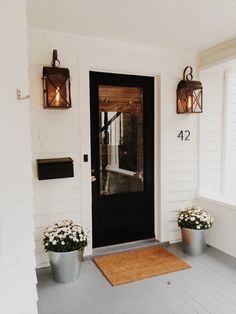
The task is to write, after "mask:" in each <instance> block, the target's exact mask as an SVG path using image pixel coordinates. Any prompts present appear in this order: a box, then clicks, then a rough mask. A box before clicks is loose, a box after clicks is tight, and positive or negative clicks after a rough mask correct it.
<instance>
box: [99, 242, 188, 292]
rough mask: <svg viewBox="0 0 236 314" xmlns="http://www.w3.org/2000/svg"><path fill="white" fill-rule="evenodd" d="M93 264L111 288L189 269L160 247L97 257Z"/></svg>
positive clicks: (185, 264)
mask: <svg viewBox="0 0 236 314" xmlns="http://www.w3.org/2000/svg"><path fill="white" fill-rule="evenodd" d="M94 262H95V264H96V265H97V266H98V268H99V269H100V270H101V271H102V272H103V274H104V275H105V276H106V278H107V279H108V280H109V282H110V283H111V284H112V286H118V285H122V284H125V283H129V282H133V281H137V280H140V279H145V278H150V277H154V276H158V275H163V274H167V273H170V272H174V271H179V270H183V269H188V268H191V266H190V265H188V264H187V263H185V262H184V261H182V260H181V259H180V258H178V257H177V256H175V255H174V254H172V253H170V252H169V251H168V250H166V249H165V248H163V247H162V246H154V247H153V246H152V247H148V248H143V249H135V250H132V251H126V252H121V253H116V254H112V255H106V256H99V257H96V258H94Z"/></svg>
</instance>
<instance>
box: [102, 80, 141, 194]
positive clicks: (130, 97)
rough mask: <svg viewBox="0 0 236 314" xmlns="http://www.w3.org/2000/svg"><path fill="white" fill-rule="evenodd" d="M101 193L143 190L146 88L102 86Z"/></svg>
mask: <svg viewBox="0 0 236 314" xmlns="http://www.w3.org/2000/svg"><path fill="white" fill-rule="evenodd" d="M99 128H100V133H99V144H100V195H110V194H120V193H130V192H138V191H143V90H142V88H139V87H127V86H110V85H100V86H99Z"/></svg>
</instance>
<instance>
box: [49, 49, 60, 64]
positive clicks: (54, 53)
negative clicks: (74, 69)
mask: <svg viewBox="0 0 236 314" xmlns="http://www.w3.org/2000/svg"><path fill="white" fill-rule="evenodd" d="M56 62H57V65H56ZM51 66H52V67H53V68H59V66H60V61H59V60H58V58H57V50H56V49H54V50H53V52H52V62H51Z"/></svg>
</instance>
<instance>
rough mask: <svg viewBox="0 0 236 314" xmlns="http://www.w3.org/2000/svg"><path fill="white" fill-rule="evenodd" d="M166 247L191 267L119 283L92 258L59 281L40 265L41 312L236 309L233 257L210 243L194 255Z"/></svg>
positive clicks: (128, 313)
mask: <svg viewBox="0 0 236 314" xmlns="http://www.w3.org/2000/svg"><path fill="white" fill-rule="evenodd" d="M167 249H169V250H170V251H171V252H173V253H174V254H176V255H177V256H179V257H181V258H182V259H183V260H185V261H186V262H187V263H189V264H190V265H191V266H192V268H191V269H188V270H184V271H179V272H175V273H170V274H167V275H162V276H158V277H153V278H150V279H145V280H142V281H137V282H134V283H130V284H126V285H122V286H118V287H112V286H111V285H110V283H109V282H108V281H107V280H106V279H105V277H104V276H103V275H102V273H101V272H100V271H99V269H98V268H97V267H96V266H95V264H94V263H93V262H92V261H91V260H87V261H85V262H83V264H82V268H81V273H80V278H79V280H78V281H77V282H75V283H72V284H58V283H56V282H54V281H53V280H52V278H51V275H50V269H49V268H42V269H39V270H38V271H37V276H38V296H39V301H38V310H39V314H134V313H135V314H154V313H155V314H162V313H168V314H171V313H174V314H178V313H181V314H182V313H187V314H191V313H201V314H204V313H213V314H216V313H224V314H231V313H236V259H234V258H232V257H230V256H228V255H226V254H224V253H222V252H220V251H218V250H216V249H214V248H212V247H208V249H207V252H206V253H205V254H204V255H203V256H200V257H194V258H193V257H190V256H187V255H185V254H184V253H182V251H181V249H180V248H179V246H178V245H171V246H169V247H167Z"/></svg>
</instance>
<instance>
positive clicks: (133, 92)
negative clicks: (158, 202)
mask: <svg viewBox="0 0 236 314" xmlns="http://www.w3.org/2000/svg"><path fill="white" fill-rule="evenodd" d="M90 105H91V151H92V176H93V178H94V180H93V182H92V219H93V247H99V246H105V245H111V244H117V243H124V242H129V241H135V240H141V239H147V238H152V237H154V78H153V77H146V76H136V75H122V74H111V73H101V72H90Z"/></svg>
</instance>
